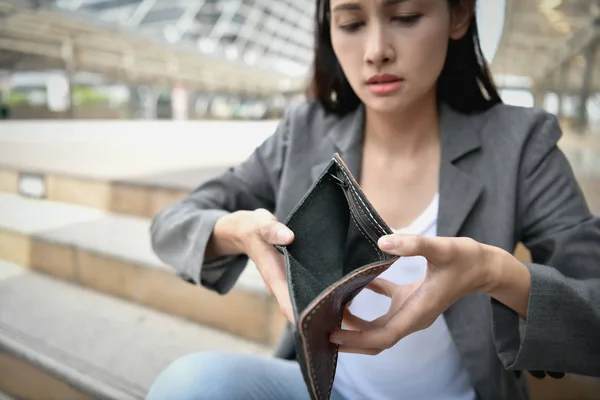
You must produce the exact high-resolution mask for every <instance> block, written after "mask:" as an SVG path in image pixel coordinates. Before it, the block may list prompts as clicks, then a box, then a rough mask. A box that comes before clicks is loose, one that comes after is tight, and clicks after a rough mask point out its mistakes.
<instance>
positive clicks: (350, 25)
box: [340, 22, 363, 32]
mask: <svg viewBox="0 0 600 400" xmlns="http://www.w3.org/2000/svg"><path fill="white" fill-rule="evenodd" d="M362 25H363V23H362V22H351V23H348V24H342V25H340V29H342V30H344V31H347V32H355V31H357V30H358V29H359V28H360V27H361V26H362Z"/></svg>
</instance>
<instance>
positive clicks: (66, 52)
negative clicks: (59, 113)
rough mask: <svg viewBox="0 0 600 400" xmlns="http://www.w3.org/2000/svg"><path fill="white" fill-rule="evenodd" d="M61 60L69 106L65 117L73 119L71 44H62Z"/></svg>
mask: <svg viewBox="0 0 600 400" xmlns="http://www.w3.org/2000/svg"><path fill="white" fill-rule="evenodd" d="M61 53H62V54H61V55H62V59H63V61H64V65H65V73H66V75H67V82H68V91H69V93H68V99H69V104H68V107H67V117H68V118H69V119H74V118H75V97H74V95H73V86H74V85H75V79H74V76H75V61H74V49H73V42H72V41H70V40H67V41H65V42H64V43H63V45H62V49H61Z"/></svg>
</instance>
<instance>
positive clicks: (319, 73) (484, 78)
mask: <svg viewBox="0 0 600 400" xmlns="http://www.w3.org/2000/svg"><path fill="white" fill-rule="evenodd" d="M448 2H449V3H450V6H451V7H454V6H456V5H457V4H458V3H459V2H460V0H448ZM316 3H317V4H316V6H317V9H316V12H315V54H314V61H313V76H312V80H311V83H310V85H309V87H308V88H307V95H308V97H309V98H312V99H316V100H317V101H319V102H320V103H321V105H322V106H323V107H324V108H325V109H326V110H327V111H329V112H332V113H335V114H338V115H345V114H347V113H349V112H352V111H354V110H355V109H356V108H357V107H358V106H359V104H360V99H359V98H358V96H357V95H356V93H354V90H353V89H352V87H351V86H350V83H349V82H348V80H347V79H346V76H345V74H344V72H343V71H342V67H341V66H340V64H339V62H338V60H337V57H336V55H335V53H334V51H333V45H332V43H331V33H330V23H331V22H330V19H329V7H330V0H317V2H316ZM436 90H437V98H438V101H439V102H445V103H447V104H448V105H450V106H451V107H452V108H454V109H456V110H457V111H460V112H463V113H467V114H469V113H476V112H480V111H485V110H487V109H489V108H490V107H492V106H494V105H495V104H498V103H501V102H502V99H501V98H500V95H499V93H498V89H497V88H496V85H495V83H494V80H493V78H492V75H491V73H490V70H489V67H488V64H487V62H486V60H485V58H484V56H483V52H482V50H481V43H480V41H479V32H478V29H477V20H476V18H475V16H473V19H472V21H471V24H470V26H469V29H468V31H467V33H466V34H465V35H464V36H463V37H462V38H461V39H458V40H452V39H450V40H449V42H448V53H447V55H446V61H445V63H444V68H443V69H442V72H441V74H440V76H439V78H438V81H437V89H436ZM333 93H335V96H332V94H333Z"/></svg>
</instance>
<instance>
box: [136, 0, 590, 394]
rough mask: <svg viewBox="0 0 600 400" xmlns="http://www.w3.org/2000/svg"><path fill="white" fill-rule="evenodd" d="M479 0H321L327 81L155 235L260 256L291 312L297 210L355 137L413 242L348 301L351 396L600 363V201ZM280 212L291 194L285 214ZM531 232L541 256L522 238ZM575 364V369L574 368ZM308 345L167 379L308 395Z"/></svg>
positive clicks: (205, 272) (180, 253) (167, 388)
mask: <svg viewBox="0 0 600 400" xmlns="http://www.w3.org/2000/svg"><path fill="white" fill-rule="evenodd" d="M474 9H475V1H474V0H387V1H384V0H318V1H317V13H316V38H317V43H316V54H315V67H314V77H313V82H312V86H311V89H312V94H313V97H314V99H313V100H311V101H308V102H307V103H305V104H301V105H299V106H297V107H293V108H290V109H289V110H288V111H287V112H286V115H285V116H284V118H283V120H282V122H281V123H280V125H279V127H278V129H277V130H276V132H275V133H274V134H273V135H272V136H271V137H270V138H269V139H267V140H266V141H265V142H264V143H263V144H262V145H261V146H259V147H258V148H257V149H256V151H255V152H254V153H253V154H252V155H251V157H250V158H249V159H248V160H246V161H245V162H243V163H242V164H241V165H239V166H237V167H235V168H233V169H231V170H230V171H228V172H226V173H224V174H223V175H222V176H220V177H218V178H217V179H214V180H212V181H210V182H208V183H206V184H204V185H202V186H201V187H199V188H198V189H197V190H195V191H194V192H193V193H192V194H190V195H189V196H188V197H187V198H186V199H184V200H183V201H181V202H179V203H177V204H174V205H172V206H170V207H168V208H167V209H166V210H164V211H163V212H161V213H160V214H159V215H158V216H157V217H156V219H155V220H154V223H153V226H152V240H153V246H154V249H155V250H156V252H157V253H158V255H159V256H160V257H161V258H162V259H163V260H164V261H165V262H167V263H169V264H170V265H173V266H174V267H175V268H177V270H178V271H179V272H180V274H181V275H182V276H183V277H184V278H185V279H187V280H189V281H191V282H194V283H197V284H203V285H204V286H206V287H208V288H211V289H213V290H215V291H218V292H220V293H226V292H227V291H229V290H230V289H231V287H232V286H233V285H234V283H235V281H236V279H237V278H238V276H239V275H240V273H241V272H242V270H243V268H244V266H245V264H246V261H247V258H248V257H250V258H251V259H252V260H254V262H255V263H256V264H257V267H258V269H259V271H260V272H261V274H262V276H263V278H264V280H265V283H266V285H267V287H268V288H269V290H270V291H271V293H272V294H273V295H274V296H275V298H276V299H277V301H278V303H279V305H280V307H281V309H282V312H283V313H284V314H285V315H286V316H287V317H288V319H290V321H291V322H292V323H293V322H294V321H293V319H292V317H291V315H292V313H291V311H290V310H291V307H290V300H289V294H288V291H287V284H286V281H285V276H284V272H283V271H284V262H283V260H282V258H281V256H280V255H279V253H278V252H277V251H276V250H275V249H274V246H273V245H274V244H278V245H286V244H289V243H291V242H292V241H293V240H294V234H293V232H290V231H289V230H288V229H287V228H286V227H285V226H284V225H283V224H282V223H281V222H279V221H282V220H284V219H285V217H286V216H287V215H289V213H290V212H291V211H292V209H293V208H294V207H295V205H296V204H297V203H298V201H299V200H300V199H301V198H302V196H303V195H304V194H305V193H306V191H307V190H308V189H309V188H310V186H311V184H312V182H313V181H314V179H315V178H316V177H317V176H318V175H319V173H320V172H321V171H322V169H323V167H324V166H325V165H326V164H327V163H328V162H329V161H330V159H331V157H332V155H333V153H335V152H339V153H340V154H341V156H342V158H343V159H344V160H345V161H346V163H347V164H348V165H349V168H350V169H351V171H352V172H353V174H355V176H356V177H357V178H358V179H359V182H360V184H361V187H362V188H363V190H364V192H365V194H366V195H367V197H368V198H369V199H370V200H371V202H372V204H373V205H374V207H375V208H376V209H377V211H378V212H379V213H380V214H381V216H382V217H383V219H384V220H385V221H386V223H387V224H388V225H389V226H391V227H392V228H394V229H395V231H396V232H397V233H396V234H394V235H391V236H389V237H383V238H381V239H380V242H379V246H380V247H381V249H382V250H385V251H387V252H389V253H390V254H395V255H399V256H403V257H401V258H400V260H399V261H398V262H397V263H396V264H394V265H393V266H392V267H391V268H390V269H389V270H388V271H386V272H385V273H384V274H382V275H381V276H380V278H378V279H377V280H376V281H374V282H373V284H372V285H371V286H370V289H371V290H365V291H363V292H361V293H360V294H359V295H358V296H357V297H356V298H355V299H354V300H353V302H352V304H351V305H350V307H349V312H348V313H347V315H346V318H345V320H344V325H343V328H342V329H340V330H339V331H336V332H333V333H332V335H331V341H332V342H334V343H338V344H340V351H341V353H340V356H339V360H338V368H337V374H336V378H335V382H334V384H333V394H332V398H333V399H397V398H403V399H417V398H418V399H476V398H478V399H483V400H492V399H500V398H507V399H516V400H519V399H526V398H527V393H526V389H525V381H524V374H522V373H521V372H522V371H531V372H532V373H534V374H538V373H539V372H536V371H548V374H549V375H551V376H553V377H557V376H560V375H561V374H560V373H561V372H572V373H580V374H590V375H593V374H600V340H598V339H597V338H598V337H599V335H600V288H599V284H598V282H599V281H598V278H600V219H598V218H595V217H593V216H592V215H590V212H589V210H588V207H587V205H586V203H585V201H584V199H583V197H582V194H581V192H580V189H579V187H578V185H577V183H576V181H575V178H574V177H573V175H572V172H571V170H570V167H569V164H568V162H567V161H566V159H565V157H564V156H563V154H562V153H561V152H560V151H559V150H558V149H557V147H556V143H557V140H558V139H559V136H560V128H559V126H558V124H557V121H556V119H555V118H554V117H553V116H551V115H548V114H547V113H545V112H543V111H540V110H533V109H523V108H516V107H508V106H505V105H502V104H501V101H500V98H499V96H498V93H497V92H496V89H495V87H494V84H493V82H492V79H491V77H490V74H489V72H488V69H487V67H486V64H485V62H484V60H483V57H482V56H481V51H480V47H479V41H478V37H477V27H476V22H475V18H474ZM272 213H274V214H272ZM519 241H522V242H523V243H524V244H525V245H526V246H527V247H528V248H529V249H530V251H531V253H532V257H533V261H534V262H533V263H529V264H523V263H521V262H519V261H518V260H517V259H516V258H514V257H513V256H512V252H513V250H514V248H515V245H516V243H518V242H519ZM557 372H558V373H557ZM307 396H308V395H307V391H306V388H305V385H304V382H303V380H302V376H301V373H300V370H299V368H298V365H297V364H296V363H295V362H294V361H286V360H283V359H268V358H267V359H265V358H259V357H254V356H243V355H235V354H221V353H210V354H194V355H190V356H186V357H184V358H182V359H180V360H178V361H176V362H175V363H173V364H172V365H171V366H170V367H168V368H167V369H166V370H165V371H164V372H163V373H162V374H161V375H160V376H159V377H158V379H157V381H156V382H155V384H154V385H153V387H152V389H151V391H150V394H149V397H148V398H149V399H151V400H155V399H172V400H177V399H205V398H206V399H305V398H307Z"/></svg>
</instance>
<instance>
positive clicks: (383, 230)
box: [342, 168, 386, 235]
mask: <svg viewBox="0 0 600 400" xmlns="http://www.w3.org/2000/svg"><path fill="white" fill-rule="evenodd" d="M342 173H343V174H344V175H345V176H346V178H348V179H349V180H351V179H350V176H348V173H347V172H346V171H345V170H344V169H343V168H342ZM349 186H350V189H351V191H352V192H354V193H355V194H356V197H358V200H359V201H360V202H361V203H362V205H363V207H365V209H366V211H367V213H368V214H369V217H370V218H371V220H372V221H373V222H375V225H377V227H378V228H379V232H380V233H381V234H383V235H385V234H386V231H385V229H383V228H382V227H381V225H380V224H379V222H378V221H377V219H376V218H375V217H373V215H372V214H371V211H369V208H368V207H367V205H366V204H365V202H364V201H363V199H362V198H361V197H360V196H359V194H358V192H357V191H356V189H355V188H354V186H352V185H349Z"/></svg>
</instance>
